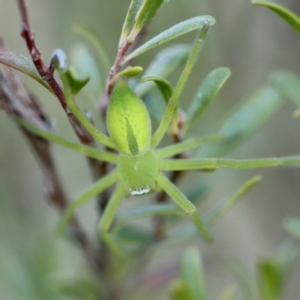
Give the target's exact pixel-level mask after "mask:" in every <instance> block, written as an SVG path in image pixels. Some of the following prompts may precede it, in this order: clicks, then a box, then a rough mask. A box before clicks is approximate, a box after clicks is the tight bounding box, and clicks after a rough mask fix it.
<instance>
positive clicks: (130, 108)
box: [106, 81, 151, 155]
mask: <svg viewBox="0 0 300 300" xmlns="http://www.w3.org/2000/svg"><path fill="white" fill-rule="evenodd" d="M106 121H107V128H108V132H109V134H110V136H111V138H112V140H113V141H114V142H115V144H116V145H117V147H118V150H119V151H120V152H121V153H123V154H126V155H138V154H140V153H142V152H145V151H147V150H148V149H149V147H150V140H151V121H150V116H149V113H148V111H147V108H146V107H145V105H144V103H143V102H142V100H141V99H140V98H139V97H138V96H137V95H136V94H135V93H134V91H133V90H132V89H131V88H130V87H129V86H128V85H127V84H126V83H125V82H124V81H119V82H118V83H117V84H116V86H115V88H114V90H113V92H112V95H111V98H110V101H109V104H108V108H107V119H106Z"/></svg>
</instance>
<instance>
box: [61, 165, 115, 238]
mask: <svg viewBox="0 0 300 300" xmlns="http://www.w3.org/2000/svg"><path fill="white" fill-rule="evenodd" d="M118 174H119V173H118V170H116V169H115V170H113V171H112V172H110V173H109V174H108V175H106V176H104V177H102V178H100V179H99V180H98V181H96V182H95V183H94V184H93V185H92V186H90V187H89V188H88V189H87V190H86V191H84V192H83V193H82V194H81V195H80V196H79V197H78V198H77V199H76V200H75V201H74V202H72V203H71V204H70V206H69V207H68V208H67V210H66V212H65V213H64V215H63V217H62V219H61V221H60V222H59V224H58V226H57V231H58V232H59V233H62V232H63V231H64V230H65V228H66V227H67V225H68V223H69V222H70V220H71V219H72V217H73V216H74V213H75V210H76V209H77V208H78V207H79V206H81V205H83V204H84V203H86V202H87V201H89V200H90V199H91V198H93V197H95V196H96V195H98V194H100V193H101V192H103V191H104V190H106V189H108V188H109V187H110V186H111V185H113V184H114V183H115V182H116V181H117V180H118Z"/></svg>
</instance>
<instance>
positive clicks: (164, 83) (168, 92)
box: [142, 75, 173, 103]
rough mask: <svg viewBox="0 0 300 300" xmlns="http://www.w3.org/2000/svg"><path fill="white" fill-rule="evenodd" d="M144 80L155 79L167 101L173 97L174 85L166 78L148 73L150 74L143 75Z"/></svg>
mask: <svg viewBox="0 0 300 300" xmlns="http://www.w3.org/2000/svg"><path fill="white" fill-rule="evenodd" d="M142 81H143V82H147V81H153V82H155V84H156V85H157V87H158V89H159V90H160V92H161V94H162V96H163V98H164V100H165V102H166V103H168V101H169V99H170V98H171V96H172V94H173V87H172V85H171V83H170V82H169V81H168V80H166V79H164V78H163V77H161V76H155V75H152V76H151V75H148V76H143V77H142Z"/></svg>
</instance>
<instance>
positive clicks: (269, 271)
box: [257, 243, 299, 300]
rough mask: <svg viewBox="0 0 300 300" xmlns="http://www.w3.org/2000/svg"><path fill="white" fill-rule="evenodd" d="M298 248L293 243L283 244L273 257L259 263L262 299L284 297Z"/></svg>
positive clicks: (259, 284)
mask: <svg viewBox="0 0 300 300" xmlns="http://www.w3.org/2000/svg"><path fill="white" fill-rule="evenodd" d="M298 252H299V251H298V249H297V247H296V246H295V245H294V244H293V243H285V244H283V245H282V246H281V247H280V248H279V250H278V251H276V254H275V255H274V256H272V257H268V258H266V259H263V260H261V261H260V262H259V263H258V264H257V269H258V278H257V280H258V286H259V292H260V299H263V300H273V299H282V297H283V293H284V290H285V288H286V284H287V282H288V277H289V275H290V271H291V269H292V267H293V266H294V264H295V260H296V257H297V255H298Z"/></svg>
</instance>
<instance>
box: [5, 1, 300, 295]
mask: <svg viewBox="0 0 300 300" xmlns="http://www.w3.org/2000/svg"><path fill="white" fill-rule="evenodd" d="M18 4H19V9H20V14H21V18H22V22H23V26H22V37H23V38H24V39H25V42H26V44H27V47H28V50H29V53H30V55H31V59H29V58H27V57H25V56H24V55H23V54H18V53H14V52H12V51H8V50H7V49H6V47H5V46H4V44H3V43H1V49H0V50H1V51H0V63H1V64H2V65H3V72H1V78H0V79H1V81H0V108H1V109H3V110H4V111H5V112H6V113H7V115H8V116H9V117H10V118H11V119H12V120H13V121H14V122H15V124H16V125H17V126H18V128H19V129H20V131H21V132H22V133H23V135H24V137H25V138H26V139H27V141H28V142H29V144H30V145H31V147H32V149H33V151H34V153H35V156H36V158H37V160H38V161H39V163H40V165H41V170H42V172H43V175H44V177H45V186H46V187H48V189H45V196H46V198H48V199H49V200H50V202H51V203H52V204H53V205H54V206H55V207H56V208H58V209H59V210H60V211H61V213H62V215H63V216H62V219H61V221H60V223H59V225H58V232H59V233H63V234H65V236H66V237H69V238H70V239H71V240H72V241H73V242H74V244H75V245H77V246H78V247H79V248H80V249H81V250H82V253H83V256H84V257H85V258H86V261H87V265H88V266H89V271H86V272H85V271H84V272H78V274H76V276H74V277H73V278H71V279H70V280H69V279H65V278H66V277H65V278H64V279H61V278H59V275H57V274H60V272H59V271H60V270H59V266H57V265H58V264H57V262H53V263H50V264H49V263H48V262H51V261H52V259H53V258H54V257H55V254H54V255H49V258H48V254H47V253H48V252H47V251H46V250H45V251H44V250H43V251H42V254H43V257H42V258H40V257H39V256H38V255H37V256H36V257H35V254H34V253H35V252H34V251H33V252H30V251H29V254H28V255H27V253H25V254H23V255H21V257H22V258H21V260H20V263H18V264H17V267H16V269H17V275H18V276H20V277H17V278H13V279H8V281H9V284H11V285H12V286H16V287H18V288H17V289H16V290H15V295H14V296H12V297H15V298H14V299H21V298H22V297H23V298H24V297H27V298H30V299H65V297H66V299H141V298H142V297H143V299H147V296H145V295H144V294H145V293H146V292H145V291H146V290H147V289H149V286H150V287H151V284H152V282H154V281H155V280H154V279H153V277H155V276H148V277H147V276H146V277H145V279H144V278H142V276H141V275H139V272H137V274H135V272H136V270H139V271H140V267H139V268H136V266H137V265H138V266H142V268H143V266H151V259H152V257H153V256H154V255H155V254H157V253H159V251H160V249H161V248H162V247H164V245H165V244H167V245H168V244H169V247H170V249H172V247H173V248H176V246H177V245H180V243H181V242H182V241H187V240H192V241H194V242H196V243H197V242H198V240H199V232H200V234H201V235H200V236H201V238H202V240H203V241H208V242H211V240H212V234H211V226H212V225H213V224H215V223H216V222H217V221H219V219H220V218H221V217H222V216H223V215H224V214H225V213H227V212H228V211H229V209H230V208H232V206H233V205H235V204H236V203H237V201H239V200H240V199H241V198H242V196H244V195H245V193H246V192H248V191H249V190H250V189H251V188H252V187H254V186H255V185H256V184H257V183H259V182H260V181H261V176H253V177H252V178H250V179H249V180H247V181H246V182H245V183H244V184H243V185H242V186H241V187H240V188H238V189H237V190H236V191H235V192H234V193H232V195H229V196H228V197H224V200H223V201H221V202H219V203H217V204H214V205H210V207H211V206H213V207H212V208H211V209H210V210H209V211H207V212H203V209H202V208H201V213H200V214H199V211H198V210H199V208H198V207H199V204H200V200H201V202H202V200H203V199H204V198H205V191H206V190H207V189H208V187H207V186H205V185H201V186H200V185H199V183H198V182H196V183H194V184H193V185H192V186H191V187H190V188H189V190H188V191H187V192H186V193H183V192H182V191H181V190H180V189H179V188H178V187H177V185H178V184H179V182H180V180H181V178H182V177H183V175H184V174H185V173H186V171H190V170H194V171H201V172H212V171H215V170H216V169H218V168H229V169H247V168H264V167H277V166H281V165H283V166H291V165H293V166H294V165H295V166H298V165H299V164H300V156H299V155H294V156H284V157H275V158H273V157H268V158H261V159H232V158H223V157H221V156H224V155H227V154H229V153H230V152H231V151H233V150H234V149H236V148H237V147H238V146H239V145H241V144H242V143H243V142H244V141H246V140H247V139H249V137H250V136H251V135H253V134H254V133H255V132H257V131H259V130H260V129H261V128H262V126H263V125H264V124H265V123H267V122H268V121H269V120H270V119H271V117H272V116H273V115H274V114H275V113H276V112H277V111H278V110H279V109H280V107H281V105H282V103H283V99H284V98H285V97H287V98H290V99H291V100H292V101H293V102H294V103H296V104H297V105H299V103H300V102H299V95H300V84H299V83H300V80H299V79H298V78H297V76H296V75H294V74H292V73H290V72H283V71H282V72H277V73H276V74H274V75H273V76H272V84H271V85H266V86H264V87H262V88H261V89H259V90H258V91H255V92H254V93H253V94H252V95H251V96H250V97H249V98H246V100H245V101H243V102H242V103H240V104H239V105H238V106H237V107H235V108H233V109H232V111H231V113H230V114H228V115H227V116H226V117H225V119H224V120H223V121H221V122H219V127H218V129H217V130H216V134H210V133H209V134H208V135H207V136H204V137H203V136H196V135H193V134H192V133H191V131H190V129H191V128H192V127H193V126H194V127H195V126H196V124H197V123H196V122H197V120H198V118H199V117H200V116H202V114H203V112H204V111H205V110H206V109H207V107H208V106H209V105H210V104H211V103H212V102H213V100H215V99H216V98H217V96H218V94H219V92H220V91H221V89H222V87H223V86H224V85H225V83H226V82H227V80H228V79H229V77H230V75H231V70H230V69H229V68H227V67H219V68H215V69H214V70H212V71H210V72H209V74H208V75H206V76H205V77H204V79H203V80H202V82H201V83H200V84H199V88H198V89H197V92H196V93H195V95H194V97H193V98H192V100H191V101H190V102H189V103H188V104H186V103H185V104H184V105H183V103H182V101H180V100H181V98H182V92H183V90H184V87H185V85H186V84H187V81H188V78H189V75H190V73H191V72H192V68H193V66H194V65H195V62H196V60H197V57H198V52H199V51H200V49H201V48H202V46H203V41H204V39H205V38H206V35H207V34H208V30H210V27H212V26H213V25H214V24H215V23H216V20H215V19H214V18H213V17H212V16H209V15H204V16H197V17H193V18H191V19H188V20H186V21H182V22H180V23H178V24H176V25H174V26H171V27H170V28H169V29H166V30H164V31H163V32H161V33H159V34H157V35H156V36H154V37H153V38H151V39H149V40H148V41H146V42H143V40H144V38H145V31H146V28H147V26H149V23H150V22H151V21H152V19H153V18H154V16H155V15H156V14H157V13H158V12H159V11H160V9H161V8H162V7H164V6H165V5H167V4H168V6H170V7H171V5H172V3H168V1H164V0H149V1H148V0H132V1H131V4H130V6H129V9H128V12H127V15H126V17H125V21H124V23H123V26H122V30H121V35H120V39H119V43H118V51H117V54H116V57H115V59H114V62H113V63H111V57H109V55H108V51H107V50H106V49H105V46H104V43H103V42H102V41H101V40H100V39H99V38H98V36H97V35H96V34H95V33H94V32H93V31H92V30H90V29H89V28H87V27H84V26H81V25H77V26H76V31H77V32H78V33H79V34H80V35H82V36H83V37H84V38H85V39H86V40H87V41H89V43H90V44H91V45H92V46H93V47H94V50H95V53H97V58H98V60H97V59H95V57H94V56H93V55H92V54H91V53H90V51H89V50H88V48H86V46H84V45H81V46H79V47H77V48H74V49H75V50H74V49H73V55H72V56H73V61H72V64H71V66H70V65H69V62H68V59H67V55H66V54H65V53H64V51H62V50H60V49H57V50H55V51H54V52H53V53H52V56H51V61H50V65H49V66H47V65H46V64H45V63H44V61H43V59H42V56H41V53H40V52H39V50H38V48H37V46H36V44H35V40H34V38H33V32H32V30H31V27H30V24H29V20H28V11H27V7H26V5H25V1H24V0H19V1H18ZM253 4H254V5H260V6H266V7H268V8H269V9H271V10H272V11H274V12H275V13H277V14H278V15H280V16H281V17H282V18H283V19H284V20H285V21H287V22H288V23H289V24H290V25H291V26H292V27H293V28H294V29H295V30H296V31H297V32H300V21H299V18H298V17H297V16H296V15H294V14H293V13H291V12H290V11H289V10H287V9H285V8H283V7H281V6H280V5H277V4H272V3H271V2H264V1H253ZM194 31H197V34H196V39H195V42H194V43H193V45H190V44H187V45H184V44H178V45H172V46H168V47H166V48H164V49H163V50H160V51H159V52H158V54H157V55H156V56H154V58H153V59H152V61H151V62H150V63H149V64H148V66H147V65H146V66H145V63H144V62H143V60H142V59H141V61H140V60H138V59H140V58H139V56H140V55H142V54H144V53H145V52H147V51H149V50H151V49H154V48H156V47H158V46H161V45H163V44H165V43H166V42H169V41H172V40H174V39H175V38H178V37H180V36H182V35H185V34H187V33H190V32H194ZM137 62H138V63H137ZM139 64H141V65H139ZM111 65H112V66H111ZM110 66H111V67H110ZM15 70H17V71H21V72H22V73H25V74H26V75H28V76H29V77H31V78H33V79H34V80H36V81H37V82H38V83H39V84H41V86H42V87H43V88H46V89H47V90H48V91H50V92H51V93H52V95H53V96H54V97H55V98H56V99H57V100H58V102H59V103H60V104H61V106H62V108H63V110H64V111H65V113H66V116H67V119H68V120H69V122H70V124H71V126H72V128H73V131H74V132H75V134H76V135H77V137H78V139H79V141H80V143H75V142H72V141H69V140H67V139H64V138H62V137H60V136H59V135H58V134H56V132H55V128H53V126H52V125H51V122H50V120H49V118H48V116H47V114H46V113H45V112H44V110H43V109H42V107H41V106H40V104H39V103H38V101H37V99H36V97H34V96H32V93H30V92H28V90H27V89H26V88H25V87H24V85H23V84H22V83H21V81H19V80H16V79H15V78H17V75H16V73H15V72H14V71H15ZM179 71H180V75H179V77H178V80H177V83H176V84H175V85H173V83H172V82H173V81H172V80H173V79H170V77H171V78H172V76H176V74H178V72H179ZM176 72H177V73H176ZM2 73H3V74H2ZM56 75H57V76H56ZM95 78H96V79H95ZM83 93H86V95H88V96H89V97H91V98H93V99H100V100H99V105H100V114H99V115H100V116H101V119H102V121H106V129H105V130H100V129H99V128H98V126H96V125H94V122H93V119H97V118H98V115H96V113H93V116H92V114H91V113H90V112H83V111H82V109H81V108H80V106H79V105H78V104H77V103H76V101H77V102H78V100H77V96H78V95H80V94H83ZM295 116H300V113H299V112H298V111H296V113H295ZM104 119H105V120H104ZM151 122H152V124H153V125H151ZM151 129H154V130H153V132H154V133H153V134H152V135H151V131H152V130H151ZM165 136H167V139H166V140H169V141H170V140H171V141H172V143H171V144H169V145H168V146H160V144H161V142H162V141H163V144H165V139H164V138H165ZM51 143H56V144H59V145H61V146H63V147H65V148H68V149H71V150H74V151H77V152H79V153H81V154H84V155H85V156H86V157H87V162H88V165H89V167H90V169H91V173H92V174H93V180H94V181H95V182H94V183H93V184H92V185H91V186H90V187H88V188H87V189H86V190H85V191H83V192H82V193H81V194H80V195H79V196H78V197H77V198H76V199H75V200H74V201H72V202H71V204H68V199H67V197H66V195H65V192H64V186H63V184H62V181H61V180H59V178H58V176H57V170H56V167H55V165H54V163H53V160H52V153H51V150H50V144H51ZM200 145H201V146H202V147H201V148H200V149H199V146H200ZM114 184H116V187H113V188H111V187H112V186H113V185H114ZM49 187H51V188H50V189H49ZM149 192H155V193H154V194H152V196H151V197H152V200H151V201H152V202H148V203H147V202H145V203H143V204H141V203H139V204H138V205H136V207H135V206H133V207H130V208H129V209H127V210H121V212H118V213H117V209H118V207H119V205H120V203H121V200H123V198H127V197H129V196H132V195H135V196H141V195H143V194H148V193H149ZM168 197H170V198H171V199H172V200H173V201H174V202H175V203H173V202H169V201H168ZM93 198H96V199H97V202H98V204H99V207H100V209H99V213H98V214H99V219H100V222H99V225H98V230H97V238H95V240H93V241H92V242H91V241H90V239H89V238H88V235H87V234H86V233H85V231H84V229H83V227H84V226H83V227H82V224H81V222H80V221H79V220H78V218H77V217H76V216H74V215H75V210H76V209H77V208H78V207H79V206H81V205H82V204H85V203H86V202H87V201H89V200H90V199H93ZM199 199H200V200H199ZM186 214H187V215H189V216H190V217H191V219H192V221H193V222H194V225H192V224H191V222H187V223H186V224H182V219H183V217H184V216H185V215H186ZM116 215H117V218H115V216H116ZM149 217H150V218H151V219H152V224H151V225H150V226H141V224H143V222H144V219H145V218H149ZM139 219H142V222H141V223H140V222H139ZM284 227H285V228H286V229H287V230H288V231H289V232H290V233H291V234H292V235H294V236H295V237H297V238H299V232H300V229H299V218H297V217H296V218H287V219H286V220H285V221H284ZM66 228H67V229H66ZM54 243H57V242H53V244H54ZM96 243H97V246H95V244H96ZM37 244H38V245H44V242H37ZM170 245H171V246H170ZM172 245H176V246H175V247H174V246H172ZM286 245H287V246H285V247H283V248H282V249H280V251H278V253H276V255H274V257H270V258H267V259H263V260H261V261H260V262H259V263H257V266H256V269H257V275H256V276H251V275H250V276H243V267H240V266H236V265H234V264H233V267H232V269H233V273H235V274H236V275H237V276H236V277H237V281H238V282H239V283H240V288H235V287H234V288H232V286H229V287H228V288H226V289H225V290H224V291H223V292H222V293H220V295H219V300H222V299H223V300H226V299H228V300H229V299H239V298H237V297H239V296H240V295H243V297H244V299H247V300H254V299H261V300H273V299H281V298H282V297H283V295H284V289H285V287H286V284H287V278H288V276H287V275H288V273H289V271H290V269H291V266H292V264H293V263H294V261H295V258H296V255H297V251H296V250H295V247H294V246H290V245H289V244H286ZM184 246H185V245H184ZM42 247H43V249H44V247H45V246H42ZM46 248H47V246H46ZM183 248H186V249H184V254H183V258H182V263H181V265H180V279H177V280H174V281H171V278H173V277H174V276H173V274H174V272H173V274H172V275H171V276H169V278H168V282H171V283H169V289H168V291H167V290H166V288H165V286H166V284H163V283H162V284H160V285H159V287H158V288H157V289H156V290H154V291H153V293H152V294H151V295H150V296H149V297H148V298H149V299H153V297H155V293H159V290H163V293H164V294H166V293H167V292H168V293H169V297H170V298H171V299H173V300H181V299H186V300H196V299H197V300H201V299H202V300H205V299H208V297H209V296H208V295H209V293H208V292H207V291H206V283H205V276H204V270H203V266H202V265H203V263H202V259H201V256H200V254H199V250H198V248H197V247H195V246H194V247H190V248H188V247H183ZM168 251H170V250H168ZM54 252H55V251H54ZM32 253H33V254H32ZM31 255H33V258H32V257H31ZM157 255H159V254H157ZM55 260H57V261H58V260H59V257H57V258H56V259H55ZM173 264H174V262H172V266H173ZM6 268H7V266H6ZM8 270H9V266H8ZM176 271H177V268H176ZM156 272H157V273H156V274H158V275H161V274H163V273H164V269H163V267H160V266H157V271H156ZM8 273H9V272H8ZM11 274H13V273H11ZM23 274H25V275H23ZM45 274H52V275H53V277H54V278H55V279H54V280H52V278H51V280H49V278H48V277H47V276H45ZM141 274H142V275H143V276H145V274H144V273H143V272H141ZM11 277H14V275H11ZM241 282H242V283H241ZM50 286H51V287H50ZM239 290H241V293H240V292H239ZM141 294H142V295H143V296H142V297H141Z"/></svg>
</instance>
